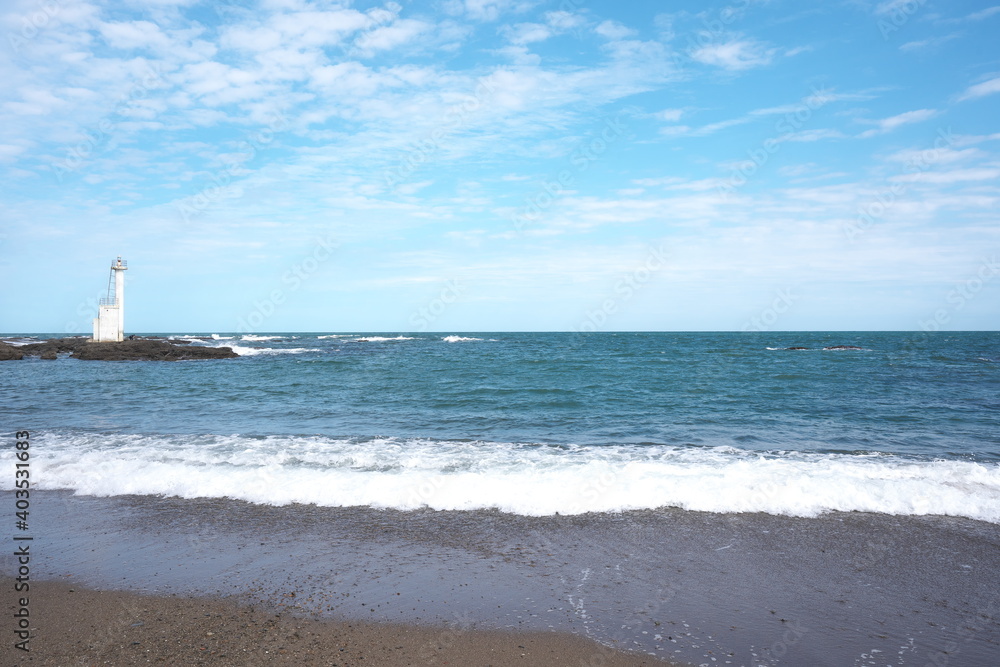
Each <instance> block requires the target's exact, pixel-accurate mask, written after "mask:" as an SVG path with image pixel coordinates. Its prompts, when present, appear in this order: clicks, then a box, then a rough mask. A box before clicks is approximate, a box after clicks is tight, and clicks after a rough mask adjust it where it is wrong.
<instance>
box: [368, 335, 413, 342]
mask: <svg viewBox="0 0 1000 667" xmlns="http://www.w3.org/2000/svg"><path fill="white" fill-rule="evenodd" d="M390 340H413V336H395V337H393V338H386V337H385V336H360V337H358V338H356V339H355V342H358V343H382V342H385V341H390Z"/></svg>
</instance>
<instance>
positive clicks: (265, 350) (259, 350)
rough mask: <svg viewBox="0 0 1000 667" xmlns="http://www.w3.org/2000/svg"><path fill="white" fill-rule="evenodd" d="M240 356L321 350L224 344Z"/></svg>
mask: <svg viewBox="0 0 1000 667" xmlns="http://www.w3.org/2000/svg"><path fill="white" fill-rule="evenodd" d="M225 347H228V348H231V349H232V351H233V352H235V353H236V354H238V355H240V356H241V357H252V356H255V355H258V354H302V353H303V352H322V350H320V349H319V348H315V347H248V346H244V345H226V346H225Z"/></svg>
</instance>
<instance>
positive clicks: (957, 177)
mask: <svg viewBox="0 0 1000 667" xmlns="http://www.w3.org/2000/svg"><path fill="white" fill-rule="evenodd" d="M997 179H1000V169H996V168H988V167H982V168H972V169H953V170H951V171H932V172H917V173H915V174H903V175H900V176H896V177H894V178H892V179H891V180H894V181H900V182H903V183H928V184H931V183H933V184H934V185H952V184H954V183H962V182H965V181H995V180H997Z"/></svg>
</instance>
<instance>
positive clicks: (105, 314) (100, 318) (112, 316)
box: [94, 255, 128, 342]
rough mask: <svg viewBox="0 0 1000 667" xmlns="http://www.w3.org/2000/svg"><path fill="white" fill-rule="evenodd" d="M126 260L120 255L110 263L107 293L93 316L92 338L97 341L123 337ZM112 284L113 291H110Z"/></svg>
mask: <svg viewBox="0 0 1000 667" xmlns="http://www.w3.org/2000/svg"><path fill="white" fill-rule="evenodd" d="M127 270H128V262H126V261H124V260H122V258H121V255H119V256H118V259H116V260H115V261H114V262H112V263H111V275H110V276H108V295H107V296H106V297H104V298H102V299H101V300H100V302H98V305H97V317H95V318H94V340H95V341H98V342H106V341H119V340H124V338H125V274H124V273H123V272H124V271H127ZM112 285H114V288H113V289H114V292H113V293H112V291H111V290H112Z"/></svg>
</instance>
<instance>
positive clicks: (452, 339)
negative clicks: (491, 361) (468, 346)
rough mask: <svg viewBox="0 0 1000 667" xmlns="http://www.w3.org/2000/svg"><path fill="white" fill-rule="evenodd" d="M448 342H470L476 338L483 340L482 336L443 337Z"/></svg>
mask: <svg viewBox="0 0 1000 667" xmlns="http://www.w3.org/2000/svg"><path fill="white" fill-rule="evenodd" d="M441 340H443V341H444V342H446V343H468V342H472V341H476V340H482V338H465V337H463V336H445V337H444V338H442V339H441Z"/></svg>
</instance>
